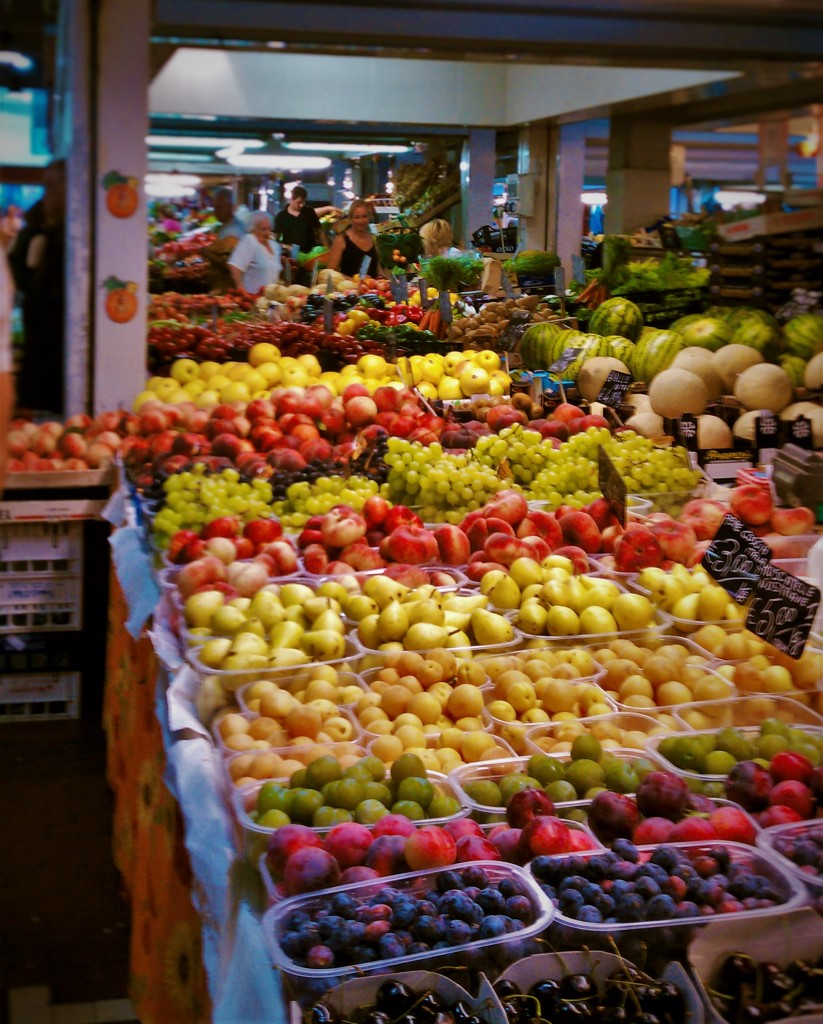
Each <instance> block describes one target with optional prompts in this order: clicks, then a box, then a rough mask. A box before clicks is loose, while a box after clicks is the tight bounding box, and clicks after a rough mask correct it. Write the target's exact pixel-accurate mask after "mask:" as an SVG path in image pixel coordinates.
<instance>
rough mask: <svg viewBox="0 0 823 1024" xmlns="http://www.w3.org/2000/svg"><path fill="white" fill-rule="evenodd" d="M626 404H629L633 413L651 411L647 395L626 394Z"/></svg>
mask: <svg viewBox="0 0 823 1024" xmlns="http://www.w3.org/2000/svg"><path fill="white" fill-rule="evenodd" d="M626 405H630V406H631V407H632V409H634V411H635V413H638V412H651V411H652V403H651V402H650V401H649V396H648V395H627V396H626Z"/></svg>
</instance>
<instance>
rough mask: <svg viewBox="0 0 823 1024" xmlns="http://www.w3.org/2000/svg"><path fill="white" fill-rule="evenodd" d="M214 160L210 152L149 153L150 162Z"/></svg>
mask: <svg viewBox="0 0 823 1024" xmlns="http://www.w3.org/2000/svg"><path fill="white" fill-rule="evenodd" d="M213 160H214V157H213V156H212V155H211V154H210V153H149V163H157V162H158V161H160V162H161V163H167V164H168V163H176V162H180V163H187V164H209V163H211V162H212V161H213Z"/></svg>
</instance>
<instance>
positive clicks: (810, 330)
mask: <svg viewBox="0 0 823 1024" xmlns="http://www.w3.org/2000/svg"><path fill="white" fill-rule="evenodd" d="M783 339H784V341H785V342H786V351H787V352H788V353H789V355H792V356H800V358H801V359H811V358H812V356H816V355H817V353H818V352H823V316H821V314H820V313H801V314H800V316H793V317H792V318H791V320H789V322H788V323H787V324H786V325H785V326H784V327H783Z"/></svg>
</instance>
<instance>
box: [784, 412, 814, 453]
mask: <svg viewBox="0 0 823 1024" xmlns="http://www.w3.org/2000/svg"><path fill="white" fill-rule="evenodd" d="M789 441H790V442H791V443H792V444H796V445H797V447H798V448H806V449H811V447H812V421H811V420H810V419H809V418H808V417H807V416H798V417H797V419H794V420H789Z"/></svg>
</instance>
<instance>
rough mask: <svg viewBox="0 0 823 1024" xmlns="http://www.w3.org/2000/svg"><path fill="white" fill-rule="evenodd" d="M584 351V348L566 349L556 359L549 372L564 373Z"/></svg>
mask: <svg viewBox="0 0 823 1024" xmlns="http://www.w3.org/2000/svg"><path fill="white" fill-rule="evenodd" d="M582 351H583V349H582V348H564V349H563V352H562V353H561V354H560V356H559V357H558V358H557V359H555V361H554V362H553V363H552V365H551V366H550V367H549V369H548V371H547V372H548V373H562V372H563V371H564V370H565V369H566V368H567V367H569V366H571V364H572V363H573V362H574V361H575V359H577V357H578V356H579V355H580V353H581V352H582Z"/></svg>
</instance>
